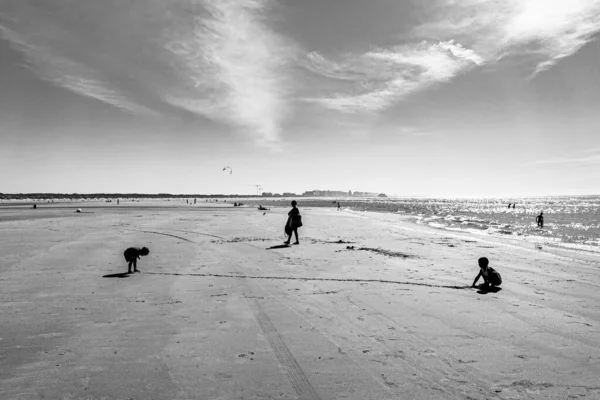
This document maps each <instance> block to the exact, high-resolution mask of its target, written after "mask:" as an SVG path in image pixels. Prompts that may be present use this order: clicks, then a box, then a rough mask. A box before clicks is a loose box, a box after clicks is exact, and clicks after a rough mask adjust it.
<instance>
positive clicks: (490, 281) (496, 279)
mask: <svg viewBox="0 0 600 400" xmlns="http://www.w3.org/2000/svg"><path fill="white" fill-rule="evenodd" d="M478 263H479V268H480V270H479V274H477V277H476V278H475V280H474V281H473V285H471V287H475V284H476V283H477V281H478V280H479V278H483V281H484V283H483V285H481V289H483V290H486V289H489V288H490V287H491V286H500V285H501V284H502V277H501V276H500V274H499V273H498V271H496V270H495V269H494V268H492V267H489V266H488V265H489V263H490V262H489V260H488V259H487V258H486V257H481V258H480V259H479V260H478Z"/></svg>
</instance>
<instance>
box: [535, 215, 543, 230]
mask: <svg viewBox="0 0 600 400" xmlns="http://www.w3.org/2000/svg"><path fill="white" fill-rule="evenodd" d="M535 222H537V226H538V228H543V227H544V212H543V211H541V212H540V215H538V216H537V217H536V218H535Z"/></svg>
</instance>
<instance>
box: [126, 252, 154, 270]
mask: <svg viewBox="0 0 600 400" xmlns="http://www.w3.org/2000/svg"><path fill="white" fill-rule="evenodd" d="M149 253H150V250H148V248H147V247H142V248H141V249H140V248H138V247H130V248H128V249H127V250H125V253H123V255H124V256H125V261H127V262H128V263H129V265H128V266H127V267H128V271H127V273H128V274H130V273H131V266H132V265H133V272H138V269H137V260H138V259H139V258H140V256H147V255H148V254H149Z"/></svg>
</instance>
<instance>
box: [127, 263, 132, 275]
mask: <svg viewBox="0 0 600 400" xmlns="http://www.w3.org/2000/svg"><path fill="white" fill-rule="evenodd" d="M131 264H133V261H129V264H128V265H127V273H128V274H130V273H131Z"/></svg>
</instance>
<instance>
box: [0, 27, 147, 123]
mask: <svg viewBox="0 0 600 400" xmlns="http://www.w3.org/2000/svg"><path fill="white" fill-rule="evenodd" d="M0 36H1V37H2V38H4V39H5V40H7V41H8V42H9V43H11V45H12V46H13V47H14V48H15V49H17V50H18V51H20V52H22V53H23V54H24V55H25V57H26V59H27V61H28V62H29V64H28V67H30V68H31V69H32V70H33V71H34V72H35V73H36V74H37V75H38V76H39V77H40V78H42V79H44V80H46V81H48V82H50V83H52V84H53V85H56V86H59V87H62V88H65V89H67V90H70V91H72V92H75V93H77V94H80V95H82V96H86V97H91V98H94V99H96V100H100V101H102V102H104V103H107V104H110V105H112V106H115V107H117V108H120V109H122V110H124V111H127V112H130V113H133V114H153V112H152V111H151V110H149V109H148V108H146V107H143V106H140V105H138V104H136V103H134V102H132V101H130V100H128V99H127V98H126V97H125V96H124V95H122V94H121V93H119V91H117V90H115V89H112V88H111V87H110V85H109V84H108V83H107V82H105V81H104V80H102V79H101V78H100V77H99V76H98V75H99V74H98V73H97V72H95V71H94V70H92V69H89V68H87V67H85V66H84V65H82V64H80V63H77V62H75V61H73V60H70V59H68V58H65V57H61V56H59V55H55V54H53V51H52V50H51V49H50V48H48V47H46V46H44V45H42V44H38V43H36V41H37V40H36V36H35V35H31V36H27V35H22V34H19V33H18V32H16V31H14V30H11V29H9V28H8V27H6V26H2V25H0Z"/></svg>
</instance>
